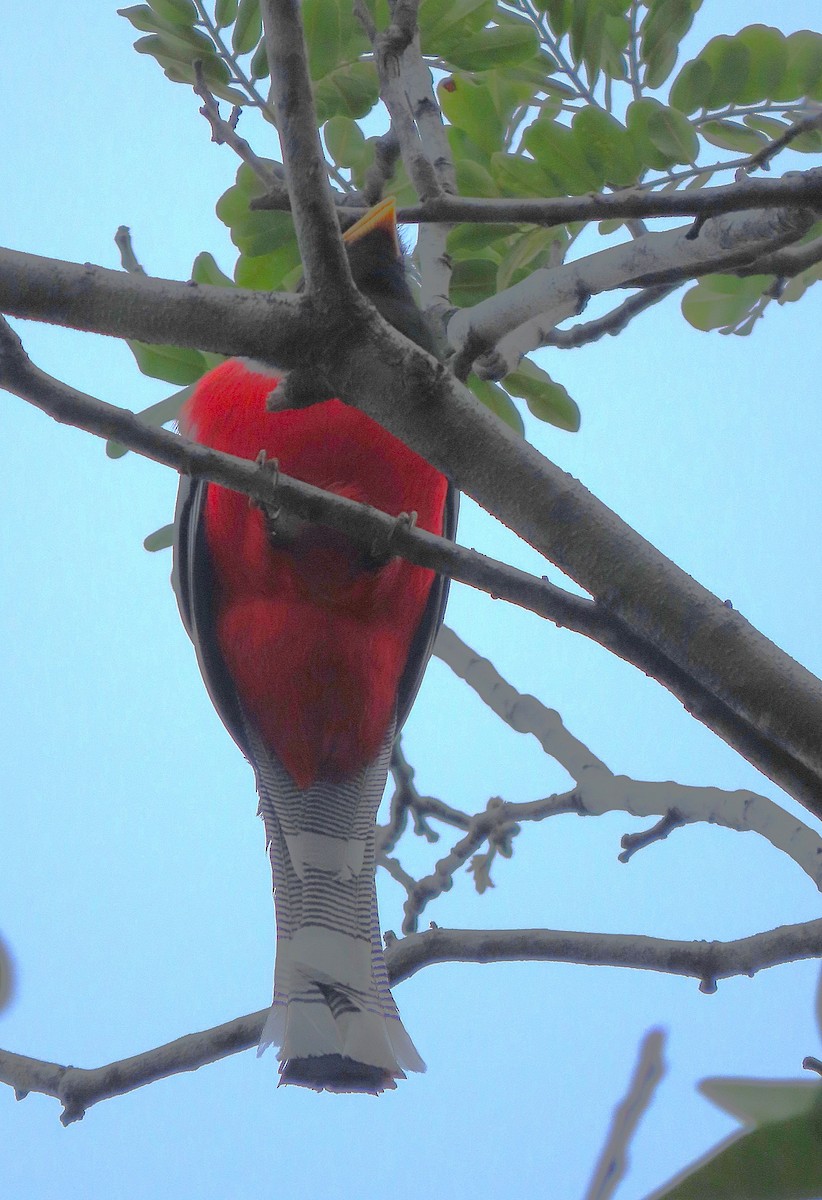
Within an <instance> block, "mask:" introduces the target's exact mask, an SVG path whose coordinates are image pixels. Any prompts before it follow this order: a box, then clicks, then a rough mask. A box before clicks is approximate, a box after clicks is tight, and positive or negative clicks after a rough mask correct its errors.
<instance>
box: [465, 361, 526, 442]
mask: <svg viewBox="0 0 822 1200" xmlns="http://www.w3.org/2000/svg"><path fill="white" fill-rule="evenodd" d="M466 382H467V384H468V386H469V388H470V389H471V391H472V392H473V393H474V395H475V396H476V398H477V399H478V400H479V401H480V403H481V404H484V405H485V407H486V408H488V409H490V410H491V412H492V413H493V414H494V415H495V416H497V417H499V419H500V420H501V421H504V422H505V424H506V425H510V427H511V428H512V429H513V430H514V432H515V433H518V434H519V435H520V437H524V436H525V426H524V425H523V423H522V417H521V416H520V415H519V411H518V409H517V406H516V405H515V404H514V402H513V400H512V399H511V397H510V396H509V395H508V393H507V392H506V391H504V390H503V388H501V387H500V386H499V384H497V383H489V381H488V380H487V379H480V378H479V377H478V376H477V375H469V376H468V379H467V381H466Z"/></svg>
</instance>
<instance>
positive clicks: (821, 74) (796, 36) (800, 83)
mask: <svg viewBox="0 0 822 1200" xmlns="http://www.w3.org/2000/svg"><path fill="white" fill-rule="evenodd" d="M786 49H787V54H788V57H787V64H786V68H785V75H784V77H783V79H782V83H781V85H780V87H778V88H775V89H774V93H775V94H774V97H773V99H774V100H798V99H800V98H801V97H803V96H807V97H808V98H809V99H813V100H819V99H822V34H819V33H813V32H811V31H810V30H809V29H800V30H797V32H796V33H792V34H790V35H789V36H788V37H787V38H786Z"/></svg>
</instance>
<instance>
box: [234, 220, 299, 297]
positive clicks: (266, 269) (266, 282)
mask: <svg viewBox="0 0 822 1200" xmlns="http://www.w3.org/2000/svg"><path fill="white" fill-rule="evenodd" d="M301 268H302V263H301V262H300V251H299V247H298V246H297V239H296V237H294V236H293V234H292V237H291V238H290V240H289V241H288V242H287V243H286V244H285V245H282V246H279V247H278V248H277V249H276V250H274V251H272V252H271V253H270V254H258V255H254V256H252V255H248V254H241V255H240V257H239V258H238V259H237V262H236V265H235V267H234V282H235V283H236V285H237V287H242V288H251V289H252V290H253V291H261V292H271V291H289V290H290V289H289V283H288V280H289V276H290V275H291V274H292V272H294V271H299V270H301Z"/></svg>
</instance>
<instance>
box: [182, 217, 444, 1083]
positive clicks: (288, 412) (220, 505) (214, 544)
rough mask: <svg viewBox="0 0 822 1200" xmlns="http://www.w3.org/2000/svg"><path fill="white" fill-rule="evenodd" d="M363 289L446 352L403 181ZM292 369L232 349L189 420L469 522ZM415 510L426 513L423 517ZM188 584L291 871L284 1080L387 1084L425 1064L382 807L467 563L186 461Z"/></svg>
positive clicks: (253, 453) (359, 229)
mask: <svg viewBox="0 0 822 1200" xmlns="http://www.w3.org/2000/svg"><path fill="white" fill-rule="evenodd" d="M343 240H344V242H345V245H346V249H347V252H348V256H349V262H350V266H351V272H352V276H353V279H354V282H355V283H356V285H357V286H358V288H359V290H360V291H361V292H362V293H363V295H365V296H366V297H367V298H368V299H369V300H371V302H372V303H373V304H374V305H375V307H376V308H377V310H378V311H379V312H380V313H381V315H382V316H383V317H384V318H385V319H386V320H387V321H388V322H390V323H391V324H392V325H393V326H394V327H395V328H396V329H398V330H399V331H400V332H401V333H403V334H404V335H405V336H406V337H408V338H409V339H410V340H412V341H414V342H416V343H417V344H418V345H421V346H422V347H423V348H424V349H426V350H429V352H435V351H436V342H435V339H434V337H433V334H432V332H431V330H430V328H429V326H428V324H427V322H426V319H425V317H424V315H423V313H422V312H421V311H420V309H419V308H418V307H417V305H416V303H415V301H414V298H413V294H412V292H411V290H410V286H409V283H408V278H407V273H406V263H405V258H404V254H403V250H402V246H401V243H400V240H399V236H398V233H397V225H396V210H395V202H394V200H393V198H392V197H389V198H388V199H386V200H384V201H382V202H381V203H380V204H378V205H376V206H375V207H374V208H372V209H371V210H369V211H368V212H366V214H365V215H364V216H363V217H361V218H360V219H359V220H358V221H357V222H356V223H355V224H354V225H353V226H352V227H351V228H350V229H348V230H347V231H346V233H345V234H344V235H343ZM282 376H283V372H281V371H279V370H276V369H274V368H271V367H268V366H266V365H264V364H263V363H260V362H257V361H254V360H247V359H229V360H227V361H225V362H223V363H221V364H220V365H218V366H217V367H215V368H213V369H212V370H210V371H209V372H207V373H206V374H205V375H204V376H203V377H202V378H201V379H200V380H199V381H198V382H197V384H196V386H195V387H194V390H193V393H192V394H191V395H190V397H189V398H188V400H187V401H186V403H185V405H184V407H183V409H182V411H181V413H180V417H179V422H178V423H179V429H180V432H181V433H183V434H184V435H186V436H188V437H190V438H193V439H194V440H196V441H199V442H201V443H203V444H205V445H207V446H210V447H213V448H214V449H216V450H219V451H223V452H225V453H229V454H233V455H236V456H238V457H242V458H247V459H252V460H253V459H258V458H259V456H260V452H261V451H262V452H264V455H265V456H267V458H268V459H269V460H271V459H276V460H277V463H278V466H279V469H280V470H282V472H283V473H285V474H288V475H291V476H293V477H295V478H297V479H300V480H303V481H304V482H307V483H311V484H314V485H316V486H319V487H321V488H324V489H326V490H328V491H331V492H335V493H337V494H338V495H341V496H346V497H348V498H350V499H353V500H357V501H361V502H363V503H366V504H370V505H372V506H374V507H375V508H378V509H380V510H382V511H383V512H384V513H387V514H389V515H390V516H393V517H395V518H397V519H398V520H402V519H406V520H415V521H416V524H417V525H418V526H419V527H420V528H422V529H426V530H428V531H430V532H431V533H435V534H439V535H442V536H445V537H448V538H451V539H453V538H454V537H455V532H456V521H457V510H458V493H457V491H456V488H455V487H454V485H453V484H452V483H451V482H450V481H449V480H448V479H447V478H446V477H445V476H444V475H443V474H442V473H441V472H440V471H438V470H437V469H435V468H434V467H433V466H431V465H430V464H429V463H428V462H427V461H426V460H425V459H423V458H422V457H421V456H420V455H418V454H416V453H415V452H414V451H413V450H411V449H410V448H409V447H407V446H406V445H405V444H404V443H403V442H401V441H399V440H398V439H397V438H396V437H394V436H393V435H392V434H390V433H389V432H388V431H387V430H386V429H384V428H383V427H382V426H381V425H379V424H378V423H377V422H375V421H374V420H372V419H371V418H370V417H368V416H367V415H366V414H365V413H363V412H361V411H360V410H359V409H357V408H355V407H353V406H350V405H347V404H344V403H342V402H341V401H340V400H339V399H328V400H322V401H320V402H318V403H315V404H310V405H308V406H307V407H298V408H286V409H283V410H276V409H275V411H269V409H268V408H267V407H266V401H267V398H268V397H269V396H270V394H271V393H272V391H274V389H275V388H276V386H277V383H278V381H279V379H280V378H282ZM411 514H415V515H414V516H412V515H411ZM172 578H173V583H174V587H175V591H176V593H177V599H178V604H179V607H180V613H181V616H182V619H183V623H184V625H185V627H186V630H187V632H188V634H189V636H190V638H191V640H192V642H193V643H194V647H195V650H196V654H197V659H198V663H199V667H200V671H201V673H202V676H203V679H204V682H205V684H206V687H207V689H208V692H209V694H210V697H211V699H212V701H213V703H214V705H215V707H216V709H217V712H218V714H219V716H220V717H221V718H222V720H223V722H224V724H225V725H226V727H227V729H228V731H229V733H230V734H231V735H232V737H233V738H234V740H235V741H236V742H237V744H238V746H239V747H240V749H241V750H242V752H243V754H244V755H245V756H246V758H247V759H248V761H249V762H250V764H251V766H252V767H253V769H254V772H255V776H256V783H257V792H258V795H259V809H258V812H259V815H260V816H261V817H262V818H263V822H264V827H265V837H266V843H267V848H268V852H269V857H270V861H271V869H272V876H273V885H274V899H275V911H276V925H277V950H276V960H275V968H274V997H273V1002H272V1005H271V1008H270V1009H269V1013H268V1016H267V1019H266V1022H265V1026H264V1028H263V1032H262V1036H261V1039H260V1049H259V1052H260V1053H262V1051H263V1050H264V1049H265V1048H266V1047H267V1046H268V1045H270V1044H274V1045H277V1046H278V1047H279V1051H278V1059H279V1073H280V1083H286V1084H295V1085H298V1086H302V1087H307V1088H312V1089H313V1090H315V1091H322V1090H326V1091H331V1092H369V1093H373V1094H379V1093H380V1092H382V1091H385V1090H386V1089H391V1088H395V1087H396V1081H397V1080H398V1079H404V1078H406V1074H405V1073H406V1071H424V1070H425V1064H424V1063H423V1060H422V1059H421V1058H420V1055H419V1053H418V1052H417V1050H416V1048H415V1046H414V1044H413V1042H412V1040H411V1038H410V1036H409V1035H408V1033H407V1032H406V1030H405V1027H404V1026H403V1024H402V1021H401V1020H400V1017H399V1013H398V1011H397V1007H396V1004H395V1003H394V1000H393V997H392V995H391V991H390V988H389V984H388V977H387V972H386V967H385V962H384V957H383V945H382V935H381V930H380V924H379V916H378V912H377V900H376V888H375V836H376V814H377V808H378V806H379V803H380V800H381V797H382V793H383V790H384V788H385V784H386V781H387V777H388V771H389V769H390V762H391V754H392V749H393V745H394V742H395V739H396V737H397V734H398V733H399V730H400V728H401V726H402V724H403V722H404V720H405V718H406V716H407V715H408V711H409V709H410V707H411V705H412V703H413V700H414V698H415V696H416V693H417V690H418V688H419V685H420V682H421V680H422V676H423V673H424V671H425V668H426V665H427V662H428V659H429V657H430V655H431V652H432V649H433V643H434V640H435V638H436V634H437V632H438V630H439V627H440V625H441V623H442V620H443V614H444V610H445V604H446V599H447V593H448V580H447V578H446V577H444V576H441V575H435V573H434V572H433V571H430V570H428V569H426V568H423V567H419V566H414V565H412V564H411V563H409V562H407V561H405V560H404V559H400V558H396V557H391V556H390V554H388V553H387V552H386V548H385V547H382V548H381V547H379V546H374V547H372V548H368V547H365V548H364V547H363V546H362V545H360V544H357V543H355V542H354V541H352V540H351V539H350V538H348V537H347V536H346V535H345V534H343V533H341V532H338V531H336V530H332V529H329V528H326V527H324V526H322V525H319V524H316V523H313V522H308V521H302V520H300V519H298V518H294V517H290V516H288V515H287V514H280V515H279V516H278V515H277V514H276V513H275V514H272V513H270V512H269V513H266V512H264V511H263V510H262V509H261V508H260V507H259V506H257V505H255V504H253V503H250V502H249V500H248V499H247V497H246V496H244V495H241V494H239V493H236V492H232V491H229V490H228V489H225V488H223V487H219V486H217V485H215V484H211V483H208V482H206V481H202V480H199V481H194V480H191V479H189V478H188V477H186V476H183V477H182V479H181V484H180V491H179V495H178V502H177V511H176V516H175V538H174V568H173V577H172Z"/></svg>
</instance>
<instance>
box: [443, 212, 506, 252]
mask: <svg viewBox="0 0 822 1200" xmlns="http://www.w3.org/2000/svg"><path fill="white" fill-rule="evenodd" d="M520 229H521V226H519V225H491V224H487V225H486V224H481V225H480V224H477V225H474V224H472V223H471V222H470V221H466V222H464V223H463V224H462V225H455V226H454V227H453V228H452V229H451V231H450V232H449V234H448V242H447V246H448V253H449V254H450V255H451V257H452V258H477V257H481V255H480V253H479V252H481V251H483V250H488V249H489V248H494V247H495V248H496V249H497V250H498V251H499V254H500V255H501V254H502V253H504V251H505V249H506V246H507V241H508V239H510V237H511V236H512V235H513V234H515V233H519V232H520Z"/></svg>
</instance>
